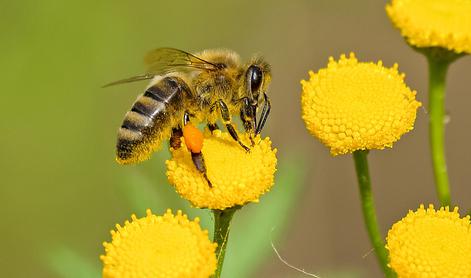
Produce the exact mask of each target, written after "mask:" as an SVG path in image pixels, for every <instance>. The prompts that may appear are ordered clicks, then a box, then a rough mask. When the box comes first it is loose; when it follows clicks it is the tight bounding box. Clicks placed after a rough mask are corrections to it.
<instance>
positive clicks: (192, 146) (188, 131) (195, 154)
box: [171, 112, 213, 188]
mask: <svg viewBox="0 0 471 278" xmlns="http://www.w3.org/2000/svg"><path fill="white" fill-rule="evenodd" d="M183 126H184V127H183V131H182V130H181V129H180V131H182V133H181V136H180V138H181V137H182V136H183V137H184V138H185V142H186V146H187V148H188V150H189V151H190V152H191V160H192V161H193V164H194V165H195V167H196V169H197V170H198V171H199V172H200V173H202V174H203V176H204V178H205V179H206V181H207V182H208V186H209V187H211V188H212V187H213V186H212V184H211V182H210V181H209V179H208V176H207V174H206V165H205V163H204V157H203V153H202V152H201V149H202V136H203V134H202V133H201V131H199V130H198V129H197V128H196V127H194V126H192V125H191V124H190V114H189V113H188V112H185V114H184V116H183ZM177 132H178V131H177ZM173 134H174V133H173V130H172V138H173ZM195 136H201V137H200V140H201V145H200V144H198V143H196V142H198V141H199V140H195V139H198V138H195ZM180 138H179V140H180ZM192 140H195V141H196V142H194V141H192ZM171 142H172V140H171Z"/></svg>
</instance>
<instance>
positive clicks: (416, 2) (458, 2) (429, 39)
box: [386, 0, 471, 53]
mask: <svg viewBox="0 0 471 278" xmlns="http://www.w3.org/2000/svg"><path fill="white" fill-rule="evenodd" d="M386 11H387V13H388V15H389V18H390V19H391V21H392V22H393V24H394V25H395V26H396V27H397V28H398V29H399V30H400V31H401V34H402V36H404V37H406V39H407V41H408V42H409V44H411V45H413V46H416V47H442V48H446V49H448V50H452V51H454V52H457V53H461V52H466V53H471V1H469V0H392V2H391V4H389V5H387V6H386Z"/></svg>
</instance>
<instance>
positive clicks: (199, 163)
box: [191, 152, 213, 188]
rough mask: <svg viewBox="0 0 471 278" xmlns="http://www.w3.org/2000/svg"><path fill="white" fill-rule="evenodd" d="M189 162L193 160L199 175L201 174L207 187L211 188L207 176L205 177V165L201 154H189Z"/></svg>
mask: <svg viewBox="0 0 471 278" xmlns="http://www.w3.org/2000/svg"><path fill="white" fill-rule="evenodd" d="M191 160H193V164H194V165H195V167H196V169H197V170H198V171H199V172H200V173H202V174H203V176H204V178H205V179H206V181H207V182H208V186H209V187H211V188H212V187H213V185H212V184H211V182H210V181H209V179H208V176H207V175H206V165H205V164H204V157H203V153H202V152H199V153H194V152H191Z"/></svg>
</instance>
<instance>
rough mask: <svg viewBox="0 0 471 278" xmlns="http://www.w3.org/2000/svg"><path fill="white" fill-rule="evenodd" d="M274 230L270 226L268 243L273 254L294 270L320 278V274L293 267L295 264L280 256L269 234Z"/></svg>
mask: <svg viewBox="0 0 471 278" xmlns="http://www.w3.org/2000/svg"><path fill="white" fill-rule="evenodd" d="M274 230H275V228H272V229H271V233H270V244H271V248H272V249H273V251H275V254H276V255H277V256H278V259H279V260H280V261H281V262H282V263H284V264H285V265H286V266H287V267H289V268H291V269H294V270H296V271H298V272H301V273H303V274H305V275H307V276H311V277H315V278H321V277H320V276H317V275H315V274H313V273H309V272H307V271H305V270H304V269H302V268H299V267H295V266H293V265H291V264H290V263H288V262H287V261H286V260H285V259H283V257H281V255H280V253H279V252H278V250H277V249H276V247H275V244H274V243H273V239H272V236H271V234H272V233H273V231H274Z"/></svg>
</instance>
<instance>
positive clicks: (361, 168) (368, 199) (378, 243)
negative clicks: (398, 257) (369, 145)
mask: <svg viewBox="0 0 471 278" xmlns="http://www.w3.org/2000/svg"><path fill="white" fill-rule="evenodd" d="M367 155H368V151H356V152H354V153H353V159H354V160H355V169H356V172H357V179H358V185H359V188H360V197H361V205H362V210H363V218H364V220H365V225H366V229H367V230H368V236H369V237H370V241H371V244H372V245H373V248H374V250H375V253H376V257H377V258H378V261H379V263H380V265H381V267H382V269H383V272H384V274H385V276H386V277H388V278H389V277H396V274H395V273H394V271H393V270H392V269H391V268H389V267H388V251H387V250H386V247H385V246H384V242H383V237H382V236H381V233H380V232H379V227H378V221H377V220H376V212H375V205H374V201H373V193H372V192H371V181H370V174H369V171H368V159H367Z"/></svg>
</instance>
